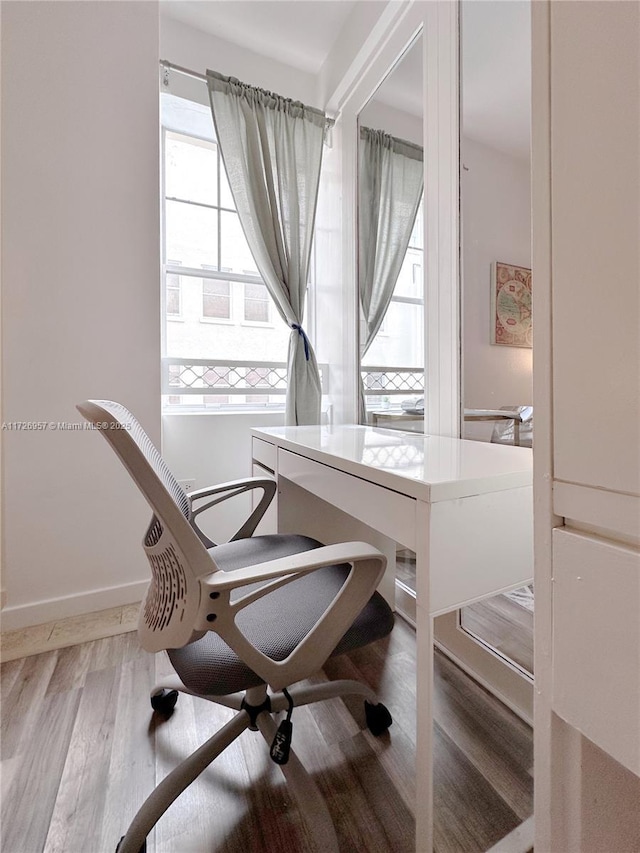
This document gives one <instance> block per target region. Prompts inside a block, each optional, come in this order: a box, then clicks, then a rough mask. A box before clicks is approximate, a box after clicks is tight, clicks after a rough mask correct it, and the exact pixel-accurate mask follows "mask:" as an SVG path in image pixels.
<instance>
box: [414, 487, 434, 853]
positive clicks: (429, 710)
mask: <svg viewBox="0 0 640 853" xmlns="http://www.w3.org/2000/svg"><path fill="white" fill-rule="evenodd" d="M429 509H430V508H429V504H428V503H423V502H421V501H416V640H417V655H416V679H417V685H416V701H417V709H416V792H417V793H416V853H432V851H433V619H432V618H431V616H430V615H429V597H430V596H429V516H430V512H429Z"/></svg>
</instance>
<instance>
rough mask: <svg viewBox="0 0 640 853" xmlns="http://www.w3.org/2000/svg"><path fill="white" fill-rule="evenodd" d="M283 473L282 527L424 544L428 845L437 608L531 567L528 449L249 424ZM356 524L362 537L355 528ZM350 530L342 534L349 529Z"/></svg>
mask: <svg viewBox="0 0 640 853" xmlns="http://www.w3.org/2000/svg"><path fill="white" fill-rule="evenodd" d="M252 436H253V439H252V441H253V445H252V448H253V449H252V453H253V459H254V460H255V461H256V462H257V463H258V464H260V465H262V466H263V467H266V468H268V469H269V470H271V471H273V472H274V474H275V476H276V478H277V480H278V529H279V530H280V531H281V532H294V531H295V532H298V533H308V534H309V535H312V536H316V538H318V539H320V540H322V541H324V542H326V543H327V544H330V543H332V542H335V541H344V539H345V538H350V539H362V538H365V537H364V536H363V535H362V532H361V530H362V525H366V529H370V531H371V532H372V536H371V537H370V538H369V541H371V542H372V544H374V545H377V544H378V543H377V542H376V541H373V540H374V539H375V534H378V535H382V536H383V537H386V538H388V540H393V541H394V542H397V543H399V544H401V545H403V546H405V547H407V548H411V549H412V550H413V551H415V552H416V585H417V589H416V614H417V619H416V621H417V745H418V746H417V750H416V765H417V766H416V772H417V790H418V791H419V792H421V793H420V795H419V797H418V802H417V803H416V849H417V851H418V852H419V853H426V851H429V852H430V851H431V850H432V848H433V844H432V823H433V820H432V802H433V795H432V772H431V763H432V729H433V716H432V708H431V696H432V683H433V617H435V616H437V615H440V614H442V613H446V612H449V611H451V610H455V609H457V608H458V607H461V606H464V605H465V604H470V603H472V602H474V601H478V600H480V599H482V598H485V597H488V596H491V595H495V594H497V593H499V592H502V591H506V590H509V589H514V588H516V587H519V586H523V585H524V584H526V583H529V582H530V581H531V579H532V576H533V506H532V454H531V450H529V449H528V448H521V447H508V446H502V445H494V444H484V443H481V442H475V441H461V440H460V439H452V438H444V437H441V436H430V435H416V434H409V433H402V432H399V431H398V430H384V429H375V428H373V427H365V426H338V427H315V426H312V427H281V428H275V429H253V430H252ZM351 530H353V532H354V535H349V532H350V531H351ZM345 534H346V535H345Z"/></svg>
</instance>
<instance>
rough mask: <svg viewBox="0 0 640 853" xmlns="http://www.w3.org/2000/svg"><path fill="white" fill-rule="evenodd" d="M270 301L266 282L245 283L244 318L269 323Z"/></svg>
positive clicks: (254, 321) (253, 321)
mask: <svg viewBox="0 0 640 853" xmlns="http://www.w3.org/2000/svg"><path fill="white" fill-rule="evenodd" d="M270 301H271V299H270V297H269V292H268V291H267V288H266V286H265V285H264V284H248V283H247V284H245V286H244V319H245V320H249V321H250V322H252V323H268V322H269V302H270Z"/></svg>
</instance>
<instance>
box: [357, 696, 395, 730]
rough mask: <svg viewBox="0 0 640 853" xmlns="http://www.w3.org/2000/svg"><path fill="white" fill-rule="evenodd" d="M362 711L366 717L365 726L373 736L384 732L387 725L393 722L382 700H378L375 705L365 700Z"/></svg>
mask: <svg viewBox="0 0 640 853" xmlns="http://www.w3.org/2000/svg"><path fill="white" fill-rule="evenodd" d="M364 713H365V716H366V718H367V728H368V729H369V731H370V732H371V734H372V735H374V736H375V737H379V735H381V734H384V732H386V731H387V729H388V728H389V726H390V725H391V724H392V723H393V720H392V718H391V714H390V713H389V711H388V710H387V709H386V708H385V706H384V705H383V704H382V702H378V704H377V705H374V704H372V703H371V702H367V701H366V700H365V703H364Z"/></svg>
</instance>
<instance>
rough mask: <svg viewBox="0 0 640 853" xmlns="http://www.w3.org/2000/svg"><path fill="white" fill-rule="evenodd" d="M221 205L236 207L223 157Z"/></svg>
mask: <svg viewBox="0 0 640 853" xmlns="http://www.w3.org/2000/svg"><path fill="white" fill-rule="evenodd" d="M220 207H226V208H228V209H229V210H235V209H236V205H235V202H234V200H233V196H232V195H231V187H230V186H229V181H228V180H227V172H226V170H225V168H224V162H223V161H222V158H220Z"/></svg>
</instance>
